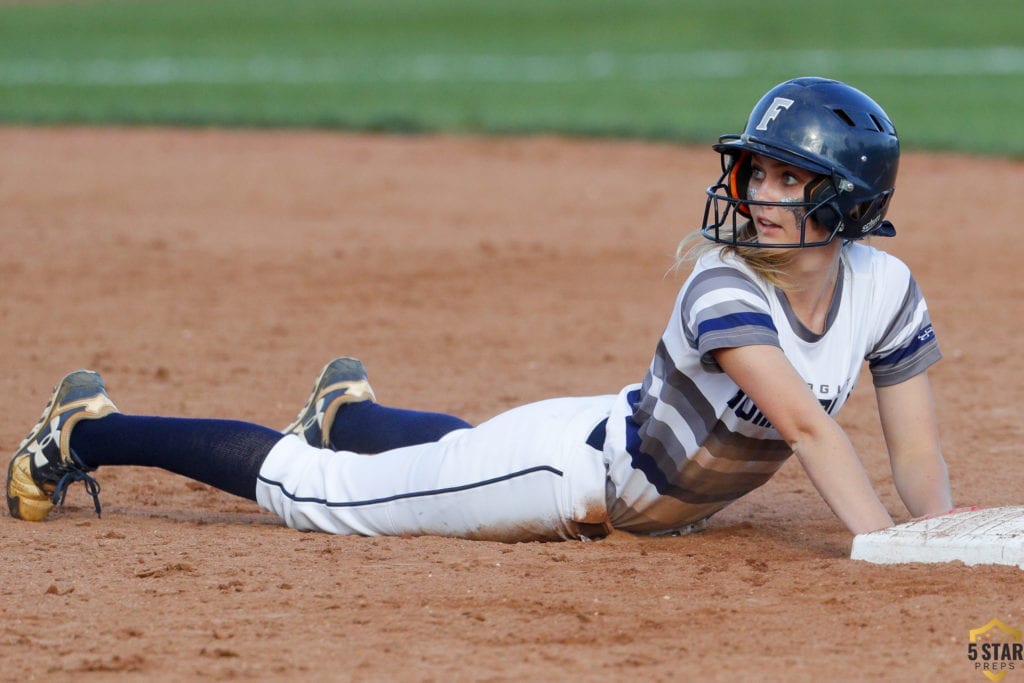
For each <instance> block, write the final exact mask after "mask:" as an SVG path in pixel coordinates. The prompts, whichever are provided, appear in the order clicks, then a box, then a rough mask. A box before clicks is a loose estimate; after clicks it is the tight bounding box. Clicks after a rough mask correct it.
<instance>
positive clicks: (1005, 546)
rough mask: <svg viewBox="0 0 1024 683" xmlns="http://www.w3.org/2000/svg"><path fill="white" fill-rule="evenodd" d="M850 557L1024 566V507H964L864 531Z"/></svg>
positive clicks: (885, 561)
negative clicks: (867, 532)
mask: <svg viewBox="0 0 1024 683" xmlns="http://www.w3.org/2000/svg"><path fill="white" fill-rule="evenodd" d="M850 558H851V559H854V560H864V561H866V562H874V563H876V564H900V563H904V562H928V563H935V562H963V563H964V564H967V565H975V564H1005V565H1015V566H1017V567H1021V568H1022V569H1024V507H1001V508H982V509H979V510H964V511H962V512H954V513H950V514H947V515H941V516H939V517H933V518H931V519H922V520H918V521H914V522H907V523H905V524H898V525H896V526H894V527H890V528H888V529H882V530H881V531H874V532H872V533H869V534H858V535H857V536H854V538H853V550H852V551H851V553H850Z"/></svg>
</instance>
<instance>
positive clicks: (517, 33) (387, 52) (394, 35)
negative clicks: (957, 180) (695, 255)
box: [0, 0, 1024, 155]
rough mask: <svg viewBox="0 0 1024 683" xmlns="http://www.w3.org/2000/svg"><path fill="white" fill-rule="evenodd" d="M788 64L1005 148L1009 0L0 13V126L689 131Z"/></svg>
mask: <svg viewBox="0 0 1024 683" xmlns="http://www.w3.org/2000/svg"><path fill="white" fill-rule="evenodd" d="M797 75H823V76H830V77H834V78H839V79H841V80H844V81H847V82H849V83H851V84H852V85H855V86H857V87H859V88H861V89H863V90H865V91H866V92H868V93H870V94H871V95H872V96H873V97H874V98H875V99H876V100H878V101H879V102H880V103H881V104H882V105H883V107H884V108H885V109H886V111H887V112H888V113H889V114H890V116H891V117H892V118H893V119H894V121H895V122H896V125H897V128H898V129H899V131H900V133H901V137H902V139H903V141H904V144H905V146H907V147H919V148H941V149H955V150H967V151H978V152H984V153H1007V154H1013V155H1022V154H1024V131H1022V127H1021V126H1020V125H1019V124H1018V123H1017V121H1016V119H1017V112H1019V111H1024V3H1021V2H1020V0H989V1H988V2H984V3H981V2H977V0H944V1H943V2H935V0H899V1H894V0H859V1H858V2H856V3H849V2H840V1H838V0H816V1H811V0H776V1H775V2H772V3H765V2H739V1H738V0H689V1H676V2H669V1H667V0H615V1H613V0H352V1H345V2H328V1H327V0H294V1H291V2H288V1H286V0H172V1H163V0H161V1H157V0H146V1H140V0H131V1H127V2H89V3H81V2H79V3H60V4H37V3H33V4H25V5H9V4H8V5H3V6H0V121H7V122H27V123H38V124H49V123H65V122H73V123H83V122H84V123H92V124H107V123H128V124H175V125H181V124H185V125H222V126H304V127H310V126H325V127H342V128H351V129H371V130H402V131H428V130H444V131H467V132H480V133H495V132H534V131H553V132H560V133H566V134H572V135H605V136H634V137H645V138H668V139H676V140H684V141H699V142H707V141H708V140H709V139H710V138H712V137H714V136H716V135H717V134H719V133H722V132H736V131H737V130H738V129H739V128H740V127H742V124H743V122H744V119H745V118H746V115H747V113H748V112H749V110H750V108H751V107H752V105H753V104H754V102H755V101H756V100H757V98H758V97H759V96H760V95H761V94H762V93H764V91H766V90H767V89H768V88H769V87H771V86H772V85H774V84H775V83H778V82H780V81H782V80H785V79H787V78H791V77H793V76H797Z"/></svg>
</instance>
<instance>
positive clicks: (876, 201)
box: [701, 78, 899, 248]
mask: <svg viewBox="0 0 1024 683" xmlns="http://www.w3.org/2000/svg"><path fill="white" fill-rule="evenodd" d="M714 149H715V150H716V151H718V152H719V153H720V154H721V155H722V175H721V177H720V178H719V179H718V182H717V183H716V184H715V185H713V186H711V187H709V188H708V190H707V203H706V205H705V208H704V221H703V227H702V228H701V232H702V234H703V235H704V236H705V237H707V238H708V239H711V240H714V241H715V242H721V243H723V244H730V245H734V246H750V247H773V248H793V247H815V246H824V245H826V244H829V243H830V242H832V241H833V240H834V239H835V238H836V236H839V237H841V238H842V239H848V240H857V239H862V238H864V237H867V236H868V235H872V234H874V235H882V236H891V235H894V234H895V229H894V228H893V227H892V224H891V223H889V222H888V221H885V220H884V218H885V213H886V210H887V209H888V206H889V199H890V198H891V196H892V193H893V186H894V184H895V180H896V172H897V169H898V166H899V140H898V138H897V136H896V130H895V128H894V127H893V125H892V123H891V122H890V121H889V118H888V116H886V114H885V112H884V111H882V109H881V108H880V107H879V106H878V105H877V104H875V103H874V102H873V101H872V100H871V99H870V98H868V97H867V96H866V95H864V94H863V93H861V92H860V91H858V90H856V89H854V88H852V87H850V86H848V85H846V84H844V83H840V82H838V81H831V80H826V79H822V78H798V79H794V80H792V81H787V82H785V83H782V84H780V85H778V86H776V87H775V88H773V89H772V90H770V91H769V92H768V93H767V94H766V95H765V96H764V97H762V98H761V101H760V102H758V104H757V106H755V107H754V110H753V111H752V112H751V114H750V118H749V120H748V122H747V126H746V128H745V130H744V132H743V133H742V134H741V135H725V136H722V137H721V138H720V139H719V141H718V144H716V145H714ZM753 154H759V155H762V156H766V157H769V158H771V159H774V160H776V161H780V162H782V163H785V164H789V165H791V166H795V167H797V168H800V169H804V170H807V171H810V172H812V173H813V174H815V176H816V177H815V179H814V180H812V181H811V182H809V183H808V184H807V186H806V187H805V188H804V197H803V201H798V202H763V201H757V200H755V199H751V198H750V197H749V196H748V193H747V184H748V182H749V180H750V173H751V170H750V163H751V156H752V155H753ZM751 205H761V206H781V207H784V208H787V209H791V210H794V211H796V212H797V214H798V219H799V223H800V241H799V242H798V243H788V244H766V243H760V242H758V241H757V234H756V232H755V231H754V230H753V228H752V226H751V225H750V211H749V208H748V207H749V206H751ZM800 214H802V215H800ZM809 219H813V220H814V222H815V223H816V224H817V225H818V226H819V227H820V228H822V229H823V230H824V232H825V234H826V235H827V237H826V238H825V239H813V240H809V239H808V236H809V233H810V231H809V229H808V227H809V226H808V220H809Z"/></svg>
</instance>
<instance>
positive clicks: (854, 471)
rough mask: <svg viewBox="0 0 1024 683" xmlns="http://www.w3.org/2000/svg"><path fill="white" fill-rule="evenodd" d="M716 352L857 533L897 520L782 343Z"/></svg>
mask: <svg viewBox="0 0 1024 683" xmlns="http://www.w3.org/2000/svg"><path fill="white" fill-rule="evenodd" d="M712 353H713V354H714V356H715V360H716V361H717V362H718V365H719V367H721V368H722V370H724V371H725V372H726V373H727V374H728V375H729V377H731V378H732V380H733V381H734V382H736V384H738V385H739V386H740V388H741V389H742V390H743V391H744V393H746V395H747V396H748V397H750V399H751V400H752V401H753V402H754V403H755V404H756V405H757V407H758V408H759V409H760V410H761V412H762V413H764V415H765V416H766V417H767V418H768V419H769V420H770V421H771V423H772V424H773V425H774V426H775V428H776V429H777V430H778V431H779V434H780V435H781V436H782V438H783V439H785V440H786V442H787V443H789V445H790V447H791V448H792V449H793V452H794V454H795V455H796V456H797V458H798V459H799V460H800V464H801V465H803V467H804V470H805V471H806V472H807V475H808V477H809V478H810V480H811V482H812V483H813V484H814V487H815V488H816V489H817V490H818V493H819V494H821V497H822V498H824V500H825V502H826V503H828V505H829V507H831V508H832V510H833V512H835V514H836V516H837V517H839V519H840V520H842V522H843V523H844V524H845V525H846V527H847V528H848V529H849V530H850V531H851V532H852V533H854V534H860V533H865V532H869V531H876V530H878V529H884V528H886V527H889V526H892V518H891V517H890V516H889V513H888V512H887V511H886V509H885V507H884V506H883V505H882V503H881V501H879V499H878V496H877V495H876V493H875V491H874V489H873V488H872V486H871V482H870V481H869V480H868V476H867V473H866V472H865V471H864V466H863V465H862V464H861V462H860V458H858V457H857V454H856V452H854V449H853V445H852V444H851V443H850V440H849V439H848V438H847V436H846V434H845V432H843V430H842V428H841V427H840V426H839V425H838V423H836V421H835V420H833V419H832V418H831V417H830V416H829V414H828V413H826V412H825V411H824V410H823V409H822V407H821V404H819V403H818V401H817V399H816V398H815V397H814V395H813V394H812V393H811V392H810V390H809V389H808V388H807V384H806V383H805V382H804V380H803V378H802V377H801V376H800V374H799V373H798V372H797V371H796V369H795V368H794V367H793V366H792V364H791V363H790V362H789V360H788V359H787V358H786V356H785V355H784V354H783V353H782V350H781V349H779V348H777V347H774V346H741V347H735V348H728V349H718V350H716V351H713V352H712Z"/></svg>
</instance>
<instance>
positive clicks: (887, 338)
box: [865, 277, 930, 360]
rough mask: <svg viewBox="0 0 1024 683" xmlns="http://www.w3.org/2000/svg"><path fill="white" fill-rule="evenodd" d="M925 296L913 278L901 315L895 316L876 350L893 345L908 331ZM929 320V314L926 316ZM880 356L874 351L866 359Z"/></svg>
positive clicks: (905, 293) (901, 305) (909, 284)
mask: <svg viewBox="0 0 1024 683" xmlns="http://www.w3.org/2000/svg"><path fill="white" fill-rule="evenodd" d="M922 298H924V295H923V294H922V293H921V288H920V287H918V286H917V281H916V280H914V278H913V277H911V278H910V281H909V282H908V283H907V291H906V292H904V294H903V301H902V302H901V303H900V309H899V313H897V314H896V315H895V316H893V319H892V323H890V324H889V327H887V328H886V330H885V333H884V334H883V335H882V338H881V339H879V340H878V343H877V344H876V345H875V348H876V349H878V348H884V347H886V346H888V345H889V344H890V343H892V340H893V339H895V338H896V337H898V336H899V334H900V332H902V331H903V330H904V329H906V328H907V327H908V326H909V325H910V324H911V322H913V319H914V315H915V314H916V313H917V306H918V304H919V303H921V299H922ZM925 317H926V318H927V313H926V314H925ZM928 322H930V321H928V320H926V321H925V325H927V324H928ZM879 355H880V354H878V353H877V352H876V351H875V350H874V349H872V351H871V352H870V353H868V355H867V356H866V357H865V358H866V359H867V360H872V359H873V358H878V357H879Z"/></svg>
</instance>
